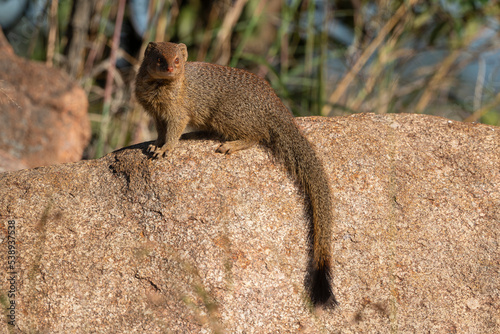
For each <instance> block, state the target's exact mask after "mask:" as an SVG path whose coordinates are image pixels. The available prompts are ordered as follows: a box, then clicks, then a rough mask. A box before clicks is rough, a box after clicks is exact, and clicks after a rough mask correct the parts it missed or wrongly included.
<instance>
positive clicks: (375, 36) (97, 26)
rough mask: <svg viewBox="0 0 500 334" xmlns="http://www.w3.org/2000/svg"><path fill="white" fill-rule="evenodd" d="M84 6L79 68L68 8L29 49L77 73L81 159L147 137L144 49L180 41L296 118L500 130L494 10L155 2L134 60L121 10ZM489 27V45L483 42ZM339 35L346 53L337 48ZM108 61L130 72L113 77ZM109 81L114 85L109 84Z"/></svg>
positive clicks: (54, 8)
mask: <svg viewBox="0 0 500 334" xmlns="http://www.w3.org/2000/svg"><path fill="white" fill-rule="evenodd" d="M75 1H77V0H75ZM78 1H85V0H78ZM89 1H90V3H91V4H92V10H90V11H89V12H88V16H89V17H88V26H87V27H86V28H87V31H86V32H85V36H84V37H85V40H84V41H83V47H82V49H81V52H80V53H79V57H80V58H79V59H74V58H75V57H72V58H71V59H70V58H69V57H68V56H67V53H66V52H65V50H66V49H67V47H68V46H69V44H68V43H69V42H70V41H71V38H69V39H68V35H67V27H68V23H69V22H68V18H67V15H61V14H62V13H68V12H69V9H68V8H71V5H72V3H73V1H70V0H59V1H56V0H52V1H48V2H47V9H46V13H47V14H48V17H49V18H50V20H48V26H47V29H45V30H44V29H37V30H36V33H38V36H39V38H38V39H39V40H42V41H43V43H41V42H37V43H36V45H37V47H32V48H31V49H30V50H28V53H29V54H28V56H33V57H35V58H39V59H44V60H45V61H47V63H49V64H53V66H59V67H63V68H70V67H71V66H69V64H70V63H74V64H80V65H78V66H73V68H77V70H76V71H75V72H74V73H72V75H73V76H74V78H75V80H78V82H79V83H80V84H81V85H82V87H83V88H84V89H85V91H86V92H87V94H88V97H89V102H90V108H89V113H90V119H91V121H92V129H93V137H92V142H91V145H90V146H89V148H88V149H87V151H86V155H87V157H88V158H94V157H99V156H102V155H103V154H105V153H107V152H110V151H111V150H114V149H116V148H119V147H123V146H126V145H129V144H132V143H135V142H141V141H146V140H152V139H154V138H155V134H154V130H152V129H153V127H152V123H151V121H150V120H149V118H148V117H147V116H146V115H145V113H144V112H143V111H142V110H141V109H140V107H138V105H137V104H136V103H135V101H134V97H133V94H132V92H133V77H134V71H135V70H137V68H138V65H139V60H138V59H139V58H140V56H141V55H142V52H143V51H144V49H145V46H146V45H147V42H148V41H150V40H157V41H158V40H170V41H175V42H183V43H185V44H187V45H188V49H189V54H190V56H189V58H190V59H191V60H202V61H209V62H214V63H219V64H224V65H230V66H235V67H241V68H246V69H248V70H250V71H252V72H254V73H257V74H258V75H261V76H263V77H265V78H266V79H267V80H268V81H269V82H270V83H271V85H272V86H273V88H274V89H275V90H276V92H277V94H278V95H279V96H280V97H281V98H282V100H283V102H284V103H285V104H286V105H287V106H288V107H289V108H290V109H291V110H292V112H293V113H294V114H295V115H298V116H307V115H324V116H339V115H348V114H352V113H360V112H375V113H400V112H409V113H426V114H433V115H440V116H444V117H448V118H452V119H456V120H464V121H480V122H484V123H488V124H492V125H500V112H499V104H500V94H499V93H498V92H499V91H500V72H499V73H496V72H495V71H493V72H491V71H489V72H486V70H485V69H486V68H488V69H491V68H494V69H496V71H499V70H500V65H499V66H497V67H498V68H497V67H495V66H493V67H492V65H495V64H490V63H485V61H484V60H482V59H484V58H483V56H484V55H485V54H487V53H488V52H493V51H495V50H497V49H499V43H500V38H499V36H498V31H499V30H498V27H497V26H498V25H499V22H500V9H499V8H500V6H498V5H499V3H498V1H484V0H479V1H456V2H452V1H445V0H443V1H438V0H428V1H417V0H407V1H401V0H399V1H389V0H379V1H366V0H358V1H352V2H348V1H331V2H330V1H312V0H309V1H301V0H286V1H284V0H235V1H229V0H224V1H212V2H202V1H198V0H191V1H188V0H177V1H173V0H172V1H169V0H151V1H150V4H149V17H150V24H149V26H148V29H147V30H146V32H145V34H144V40H143V42H142V45H140V47H137V48H136V51H135V52H130V53H127V52H126V51H125V49H124V48H123V47H122V46H118V45H117V42H116V41H117V40H116V35H115V39H114V40H113V32H114V31H115V27H116V28H119V27H117V26H116V22H118V21H119V20H120V19H121V18H124V19H125V21H127V19H128V16H127V15H126V14H125V15H124V17H120V16H121V15H123V14H121V12H119V11H118V10H117V8H118V6H117V4H118V2H117V1H111V0H89ZM208 3H211V6H207V4H208ZM489 27H490V28H492V29H493V34H492V35H491V36H490V37H488V38H486V39H483V40H481V41H482V43H479V42H478V39H479V38H480V37H481V36H482V35H483V34H484V33H485V31H487V29H488V28H489ZM346 28H347V29H348V31H350V32H351V35H350V36H351V37H349V38H350V39H351V41H350V42H345V41H342V38H337V37H335V36H336V33H338V32H339V31H341V30H342V29H346ZM495 29H496V30H495ZM44 31H46V33H45V34H43V32H44ZM119 31H120V29H118V32H119ZM40 50H41V51H40ZM112 50H115V51H113V52H116V53H115V54H116V55H117V56H118V57H119V58H121V59H125V60H127V61H128V62H129V63H130V64H131V67H130V68H128V69H127V68H123V67H122V68H119V69H117V68H116V67H115V64H114V61H113V56H112V55H113V52H112ZM40 55H42V56H40ZM77 58H78V57H77ZM74 64H73V65H74ZM470 64H479V65H478V66H479V70H478V71H477V77H476V78H474V82H473V84H472V85H469V86H467V87H465V88H464V87H463V85H461V84H460V83H461V82H462V81H463V77H462V70H463V69H467V68H468V67H467V66H469V65H470ZM481 64H482V65H481ZM498 64H500V59H499V60H498V63H497V64H496V65H498ZM481 66H482V67H481ZM106 73H114V75H113V76H108V80H106ZM495 78H498V79H495ZM469 81H470V80H469Z"/></svg>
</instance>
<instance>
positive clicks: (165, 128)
mask: <svg viewBox="0 0 500 334" xmlns="http://www.w3.org/2000/svg"><path fill="white" fill-rule="evenodd" d="M187 55H188V54H187V48H186V45H184V44H174V43H166V42H162V43H154V42H151V43H149V45H148V47H147V49H146V51H145V53H144V60H143V62H142V65H141V67H140V69H139V73H138V74H137V78H136V88H135V94H136V97H137V99H138V101H139V102H140V104H141V105H142V106H143V107H144V109H145V110H146V111H147V112H148V113H149V114H150V115H151V116H152V117H153V118H154V120H155V123H156V129H157V131H158V139H157V140H156V142H155V144H154V145H150V146H149V151H150V152H151V153H152V154H153V155H154V157H162V156H164V155H165V154H166V153H167V152H168V151H170V150H171V149H173V148H174V147H175V145H176V144H177V142H178V140H179V138H180V136H181V134H182V132H183V131H184V129H185V128H186V126H188V125H189V126H190V127H192V128H195V129H199V130H201V131H208V132H212V133H215V134H217V135H219V136H222V137H223V138H224V139H225V140H227V141H226V142H225V143H223V144H222V145H220V146H219V148H218V149H217V152H220V153H225V154H230V153H234V152H236V151H238V150H243V149H246V148H249V147H251V146H252V145H254V144H257V143H261V144H264V145H265V146H268V147H269V148H270V149H271V150H272V152H273V154H274V155H275V156H276V157H277V158H278V159H280V160H281V161H283V162H284V164H285V166H286V167H287V169H288V170H289V172H290V173H291V174H292V175H293V176H294V177H296V178H297V179H298V180H299V181H300V183H301V184H302V186H303V187H304V190H305V192H306V193H307V194H308V196H309V199H310V201H311V209H312V216H313V222H312V223H313V228H312V234H313V235H312V237H313V249H312V251H313V256H312V267H313V268H312V276H311V286H309V287H308V288H309V291H310V296H311V300H312V302H313V303H314V305H324V304H327V303H333V304H335V303H336V301H335V297H334V296H333V293H332V289H331V286H330V261H331V253H330V242H331V240H330V236H331V230H330V229H331V224H332V200H331V195H330V188H329V186H328V180H327V177H326V175H325V171H324V169H323V165H322V164H321V162H320V160H319V159H318V157H317V156H316V154H315V152H314V149H313V148H312V146H311V144H310V143H309V142H308V141H307V139H306V138H305V137H304V136H303V135H302V134H301V133H300V131H299V129H298V128H297V126H296V125H295V123H294V119H293V116H292V115H291V113H290V112H289V111H288V109H287V108H286V107H285V106H284V105H283V103H282V102H281V101H280V99H279V98H278V97H277V96H276V94H275V93H274V91H273V89H272V88H271V86H270V85H269V84H268V83H267V82H266V81H265V80H264V79H261V78H260V77H258V76H256V75H254V74H252V73H250V72H247V71H244V70H240V69H235V68H231V67H226V66H220V65H214V64H209V63H202V62H187V58H188V57H187Z"/></svg>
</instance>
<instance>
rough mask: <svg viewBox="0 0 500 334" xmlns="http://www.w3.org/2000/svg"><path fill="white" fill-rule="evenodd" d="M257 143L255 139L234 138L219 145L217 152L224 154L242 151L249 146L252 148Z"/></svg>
mask: <svg viewBox="0 0 500 334" xmlns="http://www.w3.org/2000/svg"><path fill="white" fill-rule="evenodd" d="M255 144H257V143H256V142H254V141H251V140H234V141H227V142H225V143H223V144H221V145H220V146H219V148H217V150H216V152H217V153H222V154H231V153H234V152H236V151H241V150H246V149H247V148H250V147H252V146H254V145H255Z"/></svg>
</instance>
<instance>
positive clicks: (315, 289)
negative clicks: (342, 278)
mask: <svg viewBox="0 0 500 334" xmlns="http://www.w3.org/2000/svg"><path fill="white" fill-rule="evenodd" d="M311 278H312V281H311V287H310V289H311V291H310V293H311V301H312V303H313V305H314V306H322V307H334V306H336V305H338V302H337V300H336V299H335V296H334V295H333V291H332V284H331V281H332V279H331V276H330V268H329V267H328V266H322V267H321V268H314V269H313V272H312V277H311Z"/></svg>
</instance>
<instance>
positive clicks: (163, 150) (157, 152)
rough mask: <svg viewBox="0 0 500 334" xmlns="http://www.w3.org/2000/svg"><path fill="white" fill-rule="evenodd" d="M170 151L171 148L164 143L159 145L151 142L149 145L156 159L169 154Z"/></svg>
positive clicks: (149, 149) (149, 150)
mask: <svg viewBox="0 0 500 334" xmlns="http://www.w3.org/2000/svg"><path fill="white" fill-rule="evenodd" d="M168 151H169V148H168V147H167V146H166V145H163V146H162V147H158V146H156V145H154V144H151V145H149V146H148V152H149V153H151V154H152V157H153V158H154V159H158V158H163V157H164V156H165V155H166V154H167V152H168Z"/></svg>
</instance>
